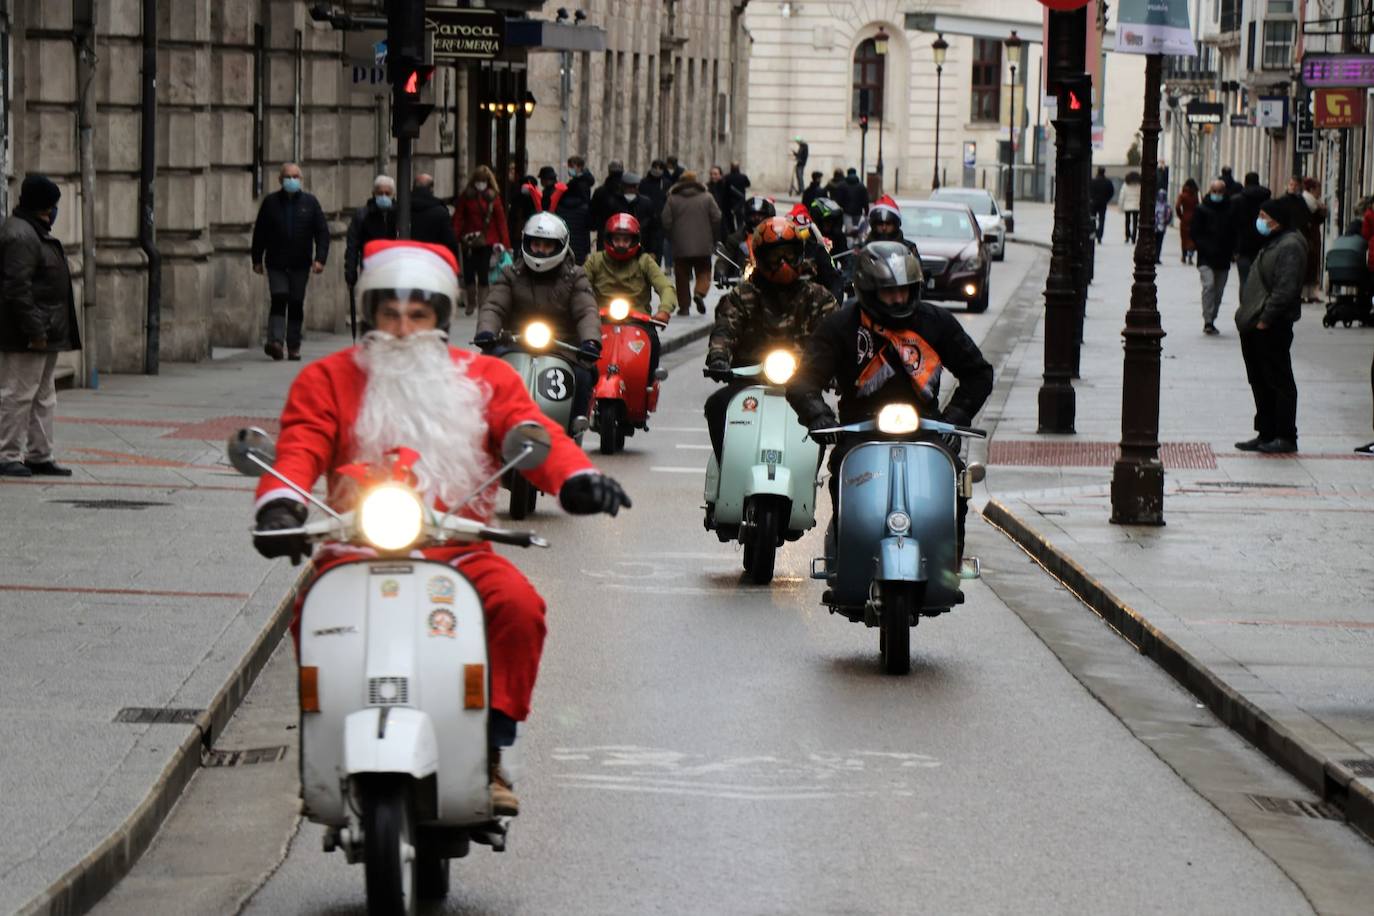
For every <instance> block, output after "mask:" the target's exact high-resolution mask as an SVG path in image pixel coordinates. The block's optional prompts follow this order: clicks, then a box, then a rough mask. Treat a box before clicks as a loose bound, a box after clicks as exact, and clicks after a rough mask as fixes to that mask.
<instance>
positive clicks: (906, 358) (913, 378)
mask: <svg viewBox="0 0 1374 916" xmlns="http://www.w3.org/2000/svg"><path fill="white" fill-rule="evenodd" d="M859 360H860V362H862V363H863V364H864V365H863V368H862V369H860V370H859V378H858V381H857V383H856V386H857V388H858V390H859V395H860V396H861V397H866V396H867V395H870V394H873V393H874V392H876V391H877V390H878V389H879V388H881V387H883V385H885V384H886V383H887V380H888V379H890V378H892V377H893V376H894V375H896V373H897V369H898V368H900V369H901V370H902V371H903V372H905V373H906V377H907V379H908V380H909V381H910V382H911V387H912V388H914V389H915V390H916V394H917V396H918V398H919V399H920V401H921V406H923V407H926V406H929V405H932V404H934V403H936V401H937V397H936V392H937V391H938V386H939V381H940V370H941V368H942V365H941V363H940V357H939V356H938V355H937V354H936V353H935V350H934V348H933V347H931V345H930V344H928V343H926V341H925V338H923V337H921V335H920V334H917V333H916V332H915V331H908V330H905V329H901V328H899V329H895V330H894V329H890V328H885V327H883V326H882V325H880V324H878V323H877V322H876V321H874V320H873V319H872V318H870V317H869V316H868V313H867V312H865V311H863V310H862V309H860V310H859Z"/></svg>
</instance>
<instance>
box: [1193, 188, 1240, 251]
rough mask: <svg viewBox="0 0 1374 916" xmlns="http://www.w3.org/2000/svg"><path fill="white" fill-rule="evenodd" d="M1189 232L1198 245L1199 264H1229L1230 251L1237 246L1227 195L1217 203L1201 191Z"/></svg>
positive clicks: (1209, 195) (1194, 243)
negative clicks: (1200, 197) (1201, 196)
mask: <svg viewBox="0 0 1374 916" xmlns="http://www.w3.org/2000/svg"><path fill="white" fill-rule="evenodd" d="M1189 232H1190V234H1191V235H1192V237H1193V245H1194V246H1196V248H1197V262H1198V263H1199V264H1206V265H1207V266H1208V267H1210V268H1212V269H1213V270H1226V269H1228V268H1230V266H1231V255H1232V254H1233V253H1234V252H1235V249H1236V231H1235V224H1234V223H1233V222H1232V219H1231V201H1230V200H1229V199H1228V200H1223V201H1222V202H1221V203H1216V202H1214V201H1213V200H1212V197H1211V194H1205V195H1203V198H1202V202H1201V203H1199V204H1198V207H1197V209H1196V210H1194V211H1193V225H1192V227H1191V229H1190V230H1189Z"/></svg>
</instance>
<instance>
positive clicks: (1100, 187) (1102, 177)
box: [1088, 166, 1116, 245]
mask: <svg viewBox="0 0 1374 916" xmlns="http://www.w3.org/2000/svg"><path fill="white" fill-rule="evenodd" d="M1115 196H1116V185H1114V184H1112V180H1111V179H1110V178H1108V177H1107V170H1106V169H1104V168H1102V167H1101V166H1099V167H1098V169H1097V176H1096V177H1095V178H1093V180H1092V181H1090V182H1088V200H1089V201H1090V202H1091V203H1092V208H1093V219H1095V220H1096V221H1097V243H1098V244H1099V245H1100V244H1102V233H1103V232H1104V231H1105V230H1106V228H1107V204H1109V203H1111V202H1112V198H1113V197H1115Z"/></svg>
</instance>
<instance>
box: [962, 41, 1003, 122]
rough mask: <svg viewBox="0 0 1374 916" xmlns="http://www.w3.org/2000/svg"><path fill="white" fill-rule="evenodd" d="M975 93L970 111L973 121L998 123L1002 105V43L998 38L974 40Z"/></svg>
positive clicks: (973, 84)
mask: <svg viewBox="0 0 1374 916" xmlns="http://www.w3.org/2000/svg"><path fill="white" fill-rule="evenodd" d="M970 82H971V83H972V87H973V93H972V95H971V96H970V105H969V109H970V111H971V112H972V114H971V117H970V120H972V121H996V120H997V119H998V118H999V117H1000V115H1001V105H1002V98H1001V96H1002V42H1000V41H998V40H997V39H996V38H975V39H974V40H973V78H972V80H971V81H970Z"/></svg>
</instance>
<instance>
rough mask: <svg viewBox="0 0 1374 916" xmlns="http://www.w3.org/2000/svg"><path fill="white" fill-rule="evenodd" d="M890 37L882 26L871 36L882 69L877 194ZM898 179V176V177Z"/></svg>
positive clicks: (880, 175) (880, 172) (880, 187)
mask: <svg viewBox="0 0 1374 916" xmlns="http://www.w3.org/2000/svg"><path fill="white" fill-rule="evenodd" d="M891 37H892V36H890V35H888V34H887V30H885V29H884V28H883V27H882V26H878V34H876V35H874V36H873V50H874V51H876V52H877V54H878V66H879V67H881V68H882V79H880V80H879V81H878V85H879V86H881V87H882V89H883V94H882V95H881V96H879V98H880V99H882V104H881V105H879V106H878V166H877V168H878V194H879V195H881V194H882V193H883V122H884V121H886V120H887V41H888V39H889V38H891ZM898 177H900V176H898Z"/></svg>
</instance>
